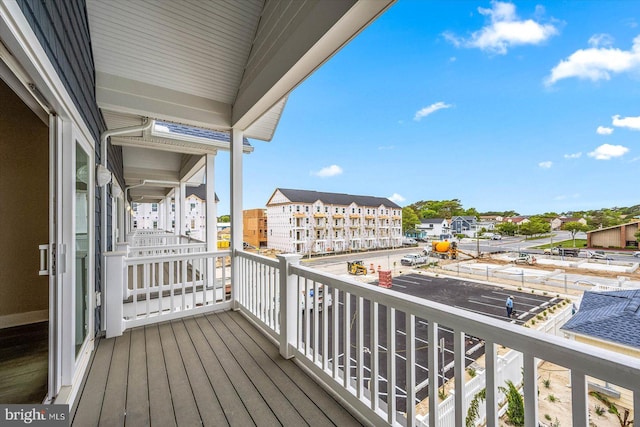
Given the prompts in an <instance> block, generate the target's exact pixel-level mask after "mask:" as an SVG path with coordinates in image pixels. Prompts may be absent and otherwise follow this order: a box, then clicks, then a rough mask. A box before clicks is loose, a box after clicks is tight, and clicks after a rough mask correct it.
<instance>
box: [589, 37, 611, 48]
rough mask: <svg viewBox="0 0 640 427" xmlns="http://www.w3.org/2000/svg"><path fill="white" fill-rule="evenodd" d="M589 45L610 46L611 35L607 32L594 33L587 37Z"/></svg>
mask: <svg viewBox="0 0 640 427" xmlns="http://www.w3.org/2000/svg"><path fill="white" fill-rule="evenodd" d="M588 43H589V46H591V47H596V48H597V47H611V46H613V37H611V35H609V34H594V35H592V36H591V37H589V42H588Z"/></svg>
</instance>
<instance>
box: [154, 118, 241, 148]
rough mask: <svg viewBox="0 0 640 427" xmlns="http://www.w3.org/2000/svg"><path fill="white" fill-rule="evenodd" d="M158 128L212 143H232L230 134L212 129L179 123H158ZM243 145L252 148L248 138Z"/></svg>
mask: <svg viewBox="0 0 640 427" xmlns="http://www.w3.org/2000/svg"><path fill="white" fill-rule="evenodd" d="M156 126H161V127H163V128H166V129H167V130H168V131H169V132H170V133H176V134H180V135H184V136H194V137H197V138H204V139H210V140H212V141H220V142H226V143H229V142H231V135H230V134H229V132H221V131H216V130H210V129H202V128H197V127H193V126H186V125H182V124H178V123H171V122H162V121H156ZM242 145H244V146H248V147H251V144H250V143H249V140H248V139H247V138H243V139H242Z"/></svg>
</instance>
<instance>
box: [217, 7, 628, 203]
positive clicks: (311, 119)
mask: <svg viewBox="0 0 640 427" xmlns="http://www.w3.org/2000/svg"><path fill="white" fill-rule="evenodd" d="M639 24H640V2H635V1H631V0H629V1H547V2H541V3H535V2H529V1H527V2H513V3H509V2H497V1H494V2H491V1H484V0H483V1H462V0H459V1H452V2H445V1H437V2H436V1H418V0H413V1H412V0H399V1H398V2H397V3H396V4H395V5H394V6H392V7H391V8H390V9H389V10H388V11H387V12H386V13H385V14H384V15H383V16H382V17H380V18H379V19H378V20H377V21H376V22H374V23H373V24H372V25H371V26H369V27H368V28H367V29H365V31H363V32H362V33H361V34H360V35H359V36H358V37H357V38H355V39H354V40H353V41H352V42H351V43H350V44H348V45H347V46H346V47H345V48H344V49H342V50H341V51H340V52H339V53H338V54H337V55H335V56H334V57H333V58H332V59H330V60H329V61H328V62H327V63H326V64H325V65H324V66H323V67H321V68H320V69H319V70H318V71H317V72H316V73H315V74H313V75H312V76H311V77H310V78H308V79H307V80H306V81H305V82H303V83H302V84H301V85H300V86H299V87H298V88H296V89H295V91H294V92H293V93H292V94H291V96H290V98H289V101H288V104H287V106H286V108H285V111H284V114H283V116H282V119H281V121H280V124H279V127H278V130H277V131H276V134H275V137H274V138H273V140H272V141H271V142H269V143H264V142H260V141H252V144H253V145H254V146H255V151H254V152H253V153H252V154H250V155H248V156H245V160H244V162H245V163H244V165H245V166H244V179H245V190H244V191H245V193H244V206H245V208H256V207H264V206H265V204H266V203H267V200H268V198H269V197H270V196H271V194H272V192H273V191H274V189H275V188H277V187H283V188H298V189H309V190H317V191H329V192H342V193H350V194H362V195H372V196H380V197H389V198H391V199H392V200H393V201H395V202H396V203H398V204H399V205H400V206H406V205H408V204H410V203H413V202H416V201H419V200H443V199H453V198H457V199H460V200H461V201H462V204H463V206H464V207H465V208H470V207H475V208H476V209H478V210H479V211H488V210H515V211H517V212H519V213H520V214H535V213H543V212H549V211H555V212H565V211H572V210H584V209H596V208H601V207H614V206H630V205H634V204H638V203H640V200H639V198H638V191H637V188H638V183H639V182H640V179H639V178H638V172H639V168H640V143H639V137H640V102H638V100H639V99H640V97H639V95H640V25H639ZM225 161H226V160H224V159H223V156H222V155H219V161H218V165H220V163H223V162H225ZM219 169H225V168H224V167H222V168H219ZM225 173H226V172H225ZM225 192H226V191H220V192H219V194H220V195H221V199H224V198H225V196H226V195H225ZM225 205H226V208H225ZM219 212H220V213H221V214H222V213H226V212H228V203H227V204H225V203H224V202H222V203H221V205H220V208H219Z"/></svg>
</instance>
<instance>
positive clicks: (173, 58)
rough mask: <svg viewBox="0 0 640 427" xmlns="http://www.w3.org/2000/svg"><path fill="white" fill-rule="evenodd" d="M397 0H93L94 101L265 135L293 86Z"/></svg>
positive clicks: (127, 111) (108, 108) (121, 110)
mask: <svg viewBox="0 0 640 427" xmlns="http://www.w3.org/2000/svg"><path fill="white" fill-rule="evenodd" d="M393 1H394V0H378V1H368V0H323V1H319V0H299V1H277V0H243V1H223V0H213V1H206V2H205V1H199V0H184V1H180V2H175V1H168V0H161V1H144V0H111V1H99V0H87V11H88V16H89V29H90V32H91V40H92V49H93V58H94V61H95V69H96V96H97V100H98V105H99V106H100V108H101V109H102V111H103V112H105V113H107V112H115V113H118V114H121V115H130V116H132V117H134V118H135V117H149V118H151V119H159V120H164V121H169V122H176V123H182V124H186V125H190V126H196V127H203V128H207V129H216V130H229V129H230V128H232V127H235V128H238V129H241V130H244V132H245V136H246V137H248V138H253V139H258V140H265V141H268V140H270V139H271V138H272V137H273V134H274V132H275V129H276V126H277V124H278V121H279V118H280V115H281V113H282V111H283V108H284V105H285V102H286V97H287V95H288V94H289V92H290V91H291V90H292V89H293V88H294V87H295V86H296V85H298V84H299V83H300V82H301V81H302V80H303V79H304V78H306V77H307V76H308V75H309V74H311V73H312V72H313V71H314V70H315V69H316V68H317V67H319V66H320V65H321V64H322V63H323V62H324V61H326V60H327V59H328V58H329V57H331V56H332V55H333V54H334V53H335V52H336V51H337V50H338V49H340V48H341V47H342V46H343V45H344V44H345V43H347V42H348V41H349V40H350V39H351V38H352V37H354V36H355V35H356V34H357V33H359V32H360V31H361V30H362V29H363V28H364V27H365V26H367V25H368V24H369V23H370V22H371V21H373V20H374V19H375V18H376V17H377V16H378V15H379V14H381V13H382V12H383V11H384V10H385V9H386V8H387V7H389V5H390V4H391V3H393ZM107 122H108V124H109V127H111V124H110V123H109V121H107Z"/></svg>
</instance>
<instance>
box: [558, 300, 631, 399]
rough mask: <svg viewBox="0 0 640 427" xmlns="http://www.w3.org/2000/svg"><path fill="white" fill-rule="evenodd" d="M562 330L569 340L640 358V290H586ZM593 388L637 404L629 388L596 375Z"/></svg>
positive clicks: (591, 381)
mask: <svg viewBox="0 0 640 427" xmlns="http://www.w3.org/2000/svg"><path fill="white" fill-rule="evenodd" d="M561 329H562V330H563V331H564V332H565V333H566V334H567V335H568V337H569V339H573V340H575V341H580V342H583V343H587V344H590V345H594V346H597V347H600V348H605V349H607V350H612V351H616V352H618V353H622V354H626V355H629V356H633V357H640V289H631V290H623V291H609V292H589V291H587V292H585V293H584V294H583V296H582V303H581V304H580V309H579V310H578V311H577V312H576V314H575V315H574V316H573V317H572V318H571V319H569V321H568V322H567V323H565V324H564V326H562V328H561ZM589 388H590V389H592V390H598V391H603V392H605V393H606V394H607V395H608V396H610V397H615V398H617V399H618V400H617V402H620V404H621V405H622V406H624V407H627V408H629V407H633V396H632V394H631V392H629V391H628V390H624V389H620V388H615V389H613V388H611V387H610V386H608V385H607V384H605V383H603V382H602V381H599V380H597V379H592V378H590V379H589Z"/></svg>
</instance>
